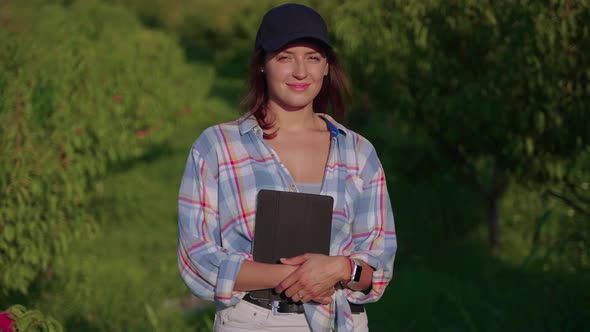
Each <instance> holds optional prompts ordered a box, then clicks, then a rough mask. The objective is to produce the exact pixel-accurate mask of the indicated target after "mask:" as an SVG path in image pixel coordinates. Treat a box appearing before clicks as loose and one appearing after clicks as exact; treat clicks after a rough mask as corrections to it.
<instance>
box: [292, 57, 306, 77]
mask: <svg viewBox="0 0 590 332" xmlns="http://www.w3.org/2000/svg"><path fill="white" fill-rule="evenodd" d="M294 66H295V67H294V68H293V77H295V78H296V79H298V80H302V79H304V78H306V77H307V65H306V63H305V61H303V60H297V61H295V63H294Z"/></svg>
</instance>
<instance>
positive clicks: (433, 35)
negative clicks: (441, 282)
mask: <svg viewBox="0 0 590 332" xmlns="http://www.w3.org/2000/svg"><path fill="white" fill-rule="evenodd" d="M318 5H320V6H323V8H322V9H323V10H322V11H323V12H327V13H331V17H330V20H331V21H332V22H333V26H334V27H335V29H334V30H335V31H334V32H335V35H336V36H338V38H340V39H341V45H342V49H343V50H344V53H345V58H347V59H349V61H350V63H349V64H348V65H349V68H350V71H351V73H352V77H353V82H354V83H355V89H356V90H357V91H361V93H359V94H358V95H360V96H361V98H359V100H360V102H359V103H358V104H359V106H358V107H359V108H361V109H362V110H364V111H365V112H364V113H363V114H364V116H365V117H367V118H368V119H369V121H367V122H366V132H372V133H373V134H372V135H374V136H375V137H374V139H375V140H376V141H379V142H382V143H383V144H385V145H386V146H387V145H388V144H389V146H391V144H392V143H391V142H388V137H390V136H387V135H388V133H391V131H392V130H398V131H399V130H403V129H407V130H409V132H411V134H412V135H415V137H422V138H424V139H425V140H427V141H428V142H429V144H430V145H431V146H433V147H435V150H436V151H438V153H439V154H441V155H442V156H443V157H444V158H445V160H447V161H450V162H452V164H453V165H455V167H456V169H457V170H458V171H459V172H460V174H461V176H462V178H463V180H464V181H465V183H468V184H469V185H470V186H471V188H472V189H473V191H474V192H475V193H477V194H478V195H479V197H480V198H481V201H482V202H484V204H485V206H486V211H487V220H488V225H489V242H490V245H491V246H492V247H494V246H496V245H497V244H498V242H499V240H500V215H499V202H500V199H501V198H502V196H503V194H504V193H505V190H506V188H507V186H508V184H509V183H510V181H513V180H516V181H518V182H519V183H524V184H528V185H535V186H539V185H540V186H542V187H543V188H546V190H547V193H548V194H550V195H552V196H554V197H558V198H560V199H561V200H562V201H563V202H565V203H567V204H570V205H572V206H576V209H577V210H579V211H580V213H584V214H586V215H588V212H589V211H590V204H589V203H588V195H587V194H586V196H583V193H584V192H586V193H587V191H584V189H583V186H587V185H588V170H587V169H584V168H582V166H581V164H580V160H581V158H580V156H581V155H586V156H587V155H588V153H590V152H589V151H590V148H589V143H590V130H588V124H590V112H588V111H587V109H588V106H587V105H589V104H590V85H589V84H588V81H589V79H590V70H588V68H590V57H589V54H590V38H589V37H590V36H589V34H590V31H589V27H588V25H587V22H588V21H589V20H590V5H589V2H588V1H575V2H574V1H542V2H538V1H520V2H508V1H500V2H493V3H492V2H481V1H474V0H460V1H450V2H449V1H439V0H428V1H414V2H407V1H371V2H358V1H346V2H344V3H343V4H338V5H335V4H334V3H322V4H318ZM385 149H387V147H386V148H385ZM586 158H587V157H586ZM563 184H566V185H563ZM554 188H562V189H563V190H566V193H561V192H559V193H558V192H557V191H556V190H557V189H554ZM573 198H576V199H575V200H574V199H573Z"/></svg>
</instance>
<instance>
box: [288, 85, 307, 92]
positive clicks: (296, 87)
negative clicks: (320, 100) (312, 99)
mask: <svg viewBox="0 0 590 332" xmlns="http://www.w3.org/2000/svg"><path fill="white" fill-rule="evenodd" d="M287 86H288V87H289V89H291V90H295V91H305V90H307V88H309V84H304V83H297V84H287Z"/></svg>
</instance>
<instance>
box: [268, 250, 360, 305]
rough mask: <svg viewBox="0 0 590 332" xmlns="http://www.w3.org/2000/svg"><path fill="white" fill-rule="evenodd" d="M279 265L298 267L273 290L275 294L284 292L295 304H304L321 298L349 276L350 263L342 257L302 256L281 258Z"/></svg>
mask: <svg viewBox="0 0 590 332" xmlns="http://www.w3.org/2000/svg"><path fill="white" fill-rule="evenodd" d="M281 263H283V264H286V265H299V268H298V269H297V270H295V272H293V273H291V274H290V275H289V276H288V277H287V278H285V279H284V280H283V281H281V282H280V283H279V285H278V286H277V287H276V288H275V290H276V292H277V293H281V292H283V291H284V292H285V295H286V296H288V297H290V298H292V299H293V301H295V302H297V301H299V302H302V303H305V302H309V301H310V300H314V299H317V298H319V297H323V296H324V295H325V294H326V293H329V292H330V291H331V290H333V289H334V287H335V285H336V284H337V283H338V282H340V281H341V280H345V279H346V278H347V276H348V275H349V274H350V272H349V270H350V263H349V261H348V258H347V257H344V256H326V255H322V254H304V255H301V256H295V257H291V258H281Z"/></svg>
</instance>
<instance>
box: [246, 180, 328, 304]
mask: <svg viewBox="0 0 590 332" xmlns="http://www.w3.org/2000/svg"><path fill="white" fill-rule="evenodd" d="M333 204H334V199H333V198H332V197H331V196H326V195H314V194H306V193H298V192H286V191H275V190H266V189H264V190H260V191H259V192H258V197H257V202H256V224H255V225H256V226H255V227H254V248H253V258H254V261H256V262H261V263H270V264H275V263H279V264H280V261H279V259H280V258H282V257H285V258H286V257H293V256H297V255H302V254H305V253H321V254H325V255H329V254H330V233H331V229H332V207H333ZM250 296H251V297H253V298H265V299H273V300H278V299H279V295H278V294H275V293H274V291H273V289H262V290H257V291H252V292H250Z"/></svg>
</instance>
